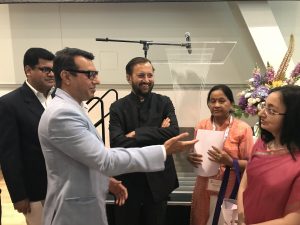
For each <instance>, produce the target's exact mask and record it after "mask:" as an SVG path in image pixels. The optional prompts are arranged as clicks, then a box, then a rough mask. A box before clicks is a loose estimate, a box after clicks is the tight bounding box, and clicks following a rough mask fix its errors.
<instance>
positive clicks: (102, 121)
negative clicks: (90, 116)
mask: <svg viewBox="0 0 300 225" xmlns="http://www.w3.org/2000/svg"><path fill="white" fill-rule="evenodd" d="M110 92H114V93H115V95H116V100H118V99H119V94H118V92H117V91H116V90H115V89H109V90H107V91H106V92H105V93H104V94H103V95H102V96H101V97H93V98H91V99H89V100H88V101H87V102H86V104H87V105H89V104H90V103H91V102H93V101H94V100H96V101H95V102H94V104H93V105H92V106H91V107H89V110H88V111H89V112H90V111H91V110H92V109H93V108H95V106H96V105H98V104H99V103H100V119H99V120H98V121H97V122H96V123H95V124H94V126H95V127H98V126H99V125H100V124H101V130H102V140H103V143H104V144H105V123H104V120H105V118H106V117H107V116H108V115H109V112H108V113H106V114H104V102H103V99H104V97H105V96H106V95H107V94H108V93H110Z"/></svg>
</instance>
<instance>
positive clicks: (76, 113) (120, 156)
mask: <svg viewBox="0 0 300 225" xmlns="http://www.w3.org/2000/svg"><path fill="white" fill-rule="evenodd" d="M38 131H39V139H40V143H41V146H42V150H43V154H44V157H45V161H46V168H47V178H48V187H47V196H46V200H45V205H44V216H43V224H44V225H50V224H51V225H106V224H107V219H106V211H105V198H106V193H107V191H108V183H109V178H108V176H115V175H118V174H122V173H130V172H137V171H141V172H151V171H158V170H163V169H164V154H163V150H162V147H161V146H159V145H156V146H150V147H144V148H142V149H139V148H131V149H128V150H127V149H124V148H114V149H106V148H105V146H104V144H103V142H102V139H101V138H100V137H99V135H98V133H97V131H96V129H95V127H94V126H93V124H92V122H91V121H90V119H89V118H88V116H87V115H86V113H85V111H84V109H83V108H81V106H80V105H79V104H78V103H77V102H76V101H75V100H74V99H73V98H72V97H71V96H70V95H68V94H67V93H66V92H64V91H62V90H61V89H57V91H56V97H55V98H54V99H53V101H52V102H51V104H50V105H49V106H48V107H47V109H46V110H45V112H44V113H43V115H42V117H41V120H40V124H39V130H38Z"/></svg>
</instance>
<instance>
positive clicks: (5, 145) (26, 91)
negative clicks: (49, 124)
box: [0, 83, 47, 203]
mask: <svg viewBox="0 0 300 225" xmlns="http://www.w3.org/2000/svg"><path fill="white" fill-rule="evenodd" d="M43 111H44V108H43V106H42V104H41V103H40V102H39V100H38V98H37V97H36V96H35V94H34V93H33V91H32V90H31V89H30V88H29V87H28V85H27V84H26V83H24V84H23V85H22V86H21V87H20V88H18V89H16V90H14V91H12V92H10V93H8V94H6V95H4V96H2V97H1V98H0V131H1V133H0V165H1V168H2V173H3V176H4V179H5V182H6V185H7V188H8V191H9V194H10V197H11V200H12V202H14V203H15V202H17V201H20V200H23V199H25V198H29V200H30V201H40V200H44V199H45V197H46V190H47V174H46V167H45V161H44V157H43V153H42V150H41V146H40V142H39V139H38V124H39V121H40V117H41V115H42V113H43Z"/></svg>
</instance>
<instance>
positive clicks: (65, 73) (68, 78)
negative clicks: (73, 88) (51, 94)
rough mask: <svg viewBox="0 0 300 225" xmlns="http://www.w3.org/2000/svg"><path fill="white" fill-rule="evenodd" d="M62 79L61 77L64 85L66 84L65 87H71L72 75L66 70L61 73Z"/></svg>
mask: <svg viewBox="0 0 300 225" xmlns="http://www.w3.org/2000/svg"><path fill="white" fill-rule="evenodd" d="M60 77H61V80H62V83H63V84H65V85H67V86H68V85H70V83H71V74H70V73H69V72H68V71H66V70H62V71H61V72H60Z"/></svg>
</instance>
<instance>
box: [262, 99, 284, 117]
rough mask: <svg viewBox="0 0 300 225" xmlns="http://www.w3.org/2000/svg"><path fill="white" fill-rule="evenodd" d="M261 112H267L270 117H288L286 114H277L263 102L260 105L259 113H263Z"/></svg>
mask: <svg viewBox="0 0 300 225" xmlns="http://www.w3.org/2000/svg"><path fill="white" fill-rule="evenodd" d="M261 110H265V112H266V114H267V115H269V116H275V115H280V116H284V115H286V113H279V112H276V111H275V110H273V109H271V108H269V107H267V106H266V103H265V102H262V103H261V104H260V106H259V111H261Z"/></svg>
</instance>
